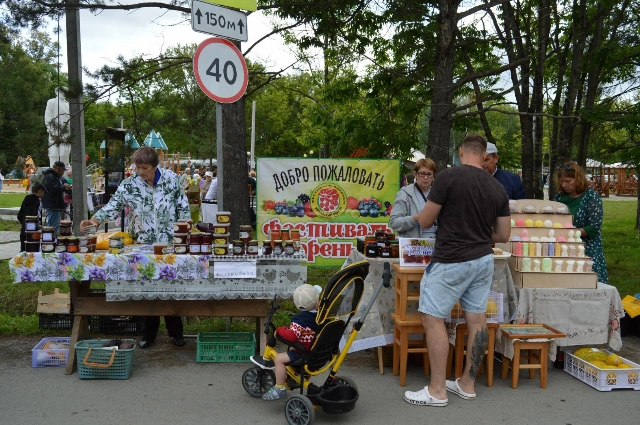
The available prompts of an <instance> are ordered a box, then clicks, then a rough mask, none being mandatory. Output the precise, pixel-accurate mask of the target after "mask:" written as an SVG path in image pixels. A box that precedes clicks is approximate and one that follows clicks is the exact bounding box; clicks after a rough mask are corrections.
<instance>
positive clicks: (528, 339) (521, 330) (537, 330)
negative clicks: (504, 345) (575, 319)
mask: <svg viewBox="0 0 640 425" xmlns="http://www.w3.org/2000/svg"><path fill="white" fill-rule="evenodd" d="M500 331H501V332H502V335H503V336H504V337H506V338H508V339H512V340H513V359H512V360H511V369H513V371H512V373H511V388H518V375H519V374H520V369H529V379H533V378H535V376H536V369H540V388H547V353H548V352H549V342H550V341H551V339H555V338H566V337H567V334H565V333H563V332H560V331H558V330H556V329H553V328H552V327H551V326H549V325H545V324H544V323H540V324H535V323H531V324H526V325H525V324H522V325H515V324H513V325H510V324H504V325H500ZM522 350H527V355H526V356H523V355H522V353H521V351H522ZM536 350H539V352H535V351H536ZM521 357H522V358H526V359H527V362H528V364H520V358H521ZM534 359H538V363H533V360H534ZM508 372H509V359H508V358H507V357H505V356H502V379H505V378H506V377H507V373H508Z"/></svg>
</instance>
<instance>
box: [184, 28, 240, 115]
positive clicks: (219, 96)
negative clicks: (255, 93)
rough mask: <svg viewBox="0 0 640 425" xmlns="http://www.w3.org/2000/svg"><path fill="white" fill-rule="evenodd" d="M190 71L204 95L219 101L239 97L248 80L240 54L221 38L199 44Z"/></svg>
mask: <svg viewBox="0 0 640 425" xmlns="http://www.w3.org/2000/svg"><path fill="white" fill-rule="evenodd" d="M193 71H194V73H195V76H196V81H197V82H198V85H199V86H200V88H201V89H202V91H203V92H204V94H206V95H207V96H209V97H210V98H211V99H213V100H215V101H216V102H220V103H233V102H235V101H237V100H238V99H240V98H241V97H242V95H243V94H244V92H245V90H246V89H247V83H248V82H249V72H248V71H247V63H246V62H245V61H244V57H242V53H241V52H240V50H238V48H237V47H236V46H234V45H233V44H232V43H231V42H230V41H228V40H226V39H224V38H217V37H216V38H208V39H206V40H205V41H203V42H202V43H200V45H199V46H198V49H196V53H195V55H194V56H193Z"/></svg>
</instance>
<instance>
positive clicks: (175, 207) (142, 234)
mask: <svg viewBox="0 0 640 425" xmlns="http://www.w3.org/2000/svg"><path fill="white" fill-rule="evenodd" d="M133 162H134V163H135V164H136V172H134V173H133V175H132V176H131V177H128V178H126V179H124V181H123V182H122V183H121V184H120V186H118V189H117V190H116V193H114V194H113V196H111V199H110V200H109V202H108V203H107V205H105V206H104V207H102V209H100V210H99V211H98V212H97V213H95V214H94V215H93V217H91V220H84V221H82V223H80V228H81V230H83V231H84V228H85V226H87V225H90V224H95V225H100V223H102V222H104V221H106V220H115V219H116V218H117V217H118V216H119V214H120V212H121V211H122V210H123V209H124V208H125V207H129V217H128V218H129V229H128V230H129V233H130V234H131V238H132V239H133V240H134V241H136V242H137V243H140V244H152V243H153V242H171V241H172V239H173V223H175V222H176V221H178V219H179V218H191V212H190V210H189V201H188V200H187V197H186V196H185V194H184V191H183V190H182V186H181V185H180V179H179V178H178V176H177V175H176V174H175V173H174V172H173V171H171V170H168V169H162V168H158V163H159V158H158V154H157V153H156V151H155V150H154V149H153V148H151V147H148V146H144V147H141V148H139V149H138V150H137V151H136V152H135V153H134V154H133Z"/></svg>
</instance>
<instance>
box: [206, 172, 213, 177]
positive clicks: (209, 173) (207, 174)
mask: <svg viewBox="0 0 640 425" xmlns="http://www.w3.org/2000/svg"><path fill="white" fill-rule="evenodd" d="M204 175H205V177H213V173H212V172H211V171H207V172H206V173H204Z"/></svg>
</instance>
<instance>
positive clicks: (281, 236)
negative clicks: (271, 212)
mask: <svg viewBox="0 0 640 425" xmlns="http://www.w3.org/2000/svg"><path fill="white" fill-rule="evenodd" d="M269 236H270V239H269V242H271V248H272V249H273V248H274V247H275V241H292V242H293V250H294V251H295V252H298V251H299V250H300V246H301V243H300V229H291V228H288V227H283V228H281V229H271V232H270V235H269ZM265 242H266V241H265ZM267 255H268V254H267Z"/></svg>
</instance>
